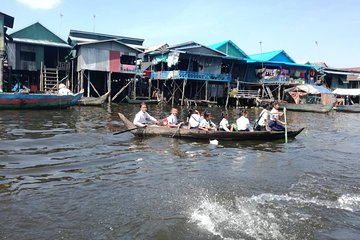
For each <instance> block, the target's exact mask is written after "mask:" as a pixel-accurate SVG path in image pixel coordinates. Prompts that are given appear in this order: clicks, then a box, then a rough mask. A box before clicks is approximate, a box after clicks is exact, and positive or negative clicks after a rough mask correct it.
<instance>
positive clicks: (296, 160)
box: [0, 105, 360, 240]
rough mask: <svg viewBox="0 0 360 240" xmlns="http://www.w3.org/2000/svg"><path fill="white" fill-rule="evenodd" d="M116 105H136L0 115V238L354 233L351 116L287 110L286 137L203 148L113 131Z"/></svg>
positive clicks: (355, 156)
mask: <svg viewBox="0 0 360 240" xmlns="http://www.w3.org/2000/svg"><path fill="white" fill-rule="evenodd" d="M168 110H169V107H168V106H150V108H149V112H150V113H151V114H152V115H153V116H155V117H158V118H162V117H164V116H165V115H164V114H165V113H163V112H166V111H168ZM118 111H121V112H124V113H125V114H127V115H129V116H130V117H131V118H132V117H133V116H134V114H135V113H136V112H137V111H138V109H137V106H131V105H113V106H111V108H110V107H107V108H98V107H73V108H70V109H66V110H54V111H0V239H159V240H163V239H360V173H359V170H360V162H359V155H360V145H359V143H360V124H359V115H357V114H343V113H336V112H331V113H330V114H316V113H294V112H288V119H289V123H290V125H292V126H298V127H306V129H305V130H304V131H303V132H302V133H301V134H300V135H299V136H298V137H297V138H296V139H294V140H291V141H290V142H289V143H288V144H284V143H283V141H277V142H272V143H271V142H265V143H264V142H232V143H226V142H221V141H220V142H219V145H218V146H213V145H209V144H208V143H207V142H195V141H189V140H179V139H172V138H163V137H155V138H151V139H140V138H135V137H134V136H133V135H132V134H131V133H123V134H119V135H113V134H112V132H115V131H119V130H122V129H123V128H124V126H123V124H122V122H121V121H119V119H118V117H117V112H118ZM210 111H211V112H213V114H214V116H215V119H214V120H215V121H217V122H218V121H219V120H220V119H219V118H217V116H219V113H220V109H217V108H211V109H210ZM237 113H238V110H230V114H231V116H233V117H235V116H236V115H237ZM256 114H259V110H253V109H252V110H251V111H250V115H249V116H250V120H251V119H254V116H255V115H256ZM185 115H186V111H185V109H184V110H182V111H181V116H185ZM180 118H182V117H180Z"/></svg>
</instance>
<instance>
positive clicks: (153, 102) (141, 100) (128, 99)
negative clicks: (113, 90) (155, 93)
mask: <svg viewBox="0 0 360 240" xmlns="http://www.w3.org/2000/svg"><path fill="white" fill-rule="evenodd" d="M125 99H126V101H127V102H128V103H130V104H140V103H146V104H157V103H159V101H158V100H157V99H131V98H129V97H128V96H125Z"/></svg>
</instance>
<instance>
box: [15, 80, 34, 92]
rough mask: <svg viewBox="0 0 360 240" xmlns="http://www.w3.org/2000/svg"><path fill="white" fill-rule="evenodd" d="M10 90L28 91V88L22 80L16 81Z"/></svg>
mask: <svg viewBox="0 0 360 240" xmlns="http://www.w3.org/2000/svg"><path fill="white" fill-rule="evenodd" d="M11 90H12V91H13V92H18V93H29V92H30V89H29V88H28V87H26V86H25V85H24V84H23V83H22V82H17V83H16V84H15V86H14V87H13V88H12V89H11Z"/></svg>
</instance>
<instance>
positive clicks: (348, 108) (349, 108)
mask: <svg viewBox="0 0 360 240" xmlns="http://www.w3.org/2000/svg"><path fill="white" fill-rule="evenodd" d="M334 109H335V110H336V111H337V112H351V113H360V104H354V105H338V106H336V107H334Z"/></svg>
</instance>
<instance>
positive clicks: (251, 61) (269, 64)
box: [245, 58, 320, 69]
mask: <svg viewBox="0 0 360 240" xmlns="http://www.w3.org/2000/svg"><path fill="white" fill-rule="evenodd" d="M245 60H246V62H247V63H257V64H264V65H266V66H292V67H304V68H314V69H319V68H320V67H319V66H315V65H310V64H298V63H289V62H274V61H259V60H254V59H252V58H246V59H245Z"/></svg>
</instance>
